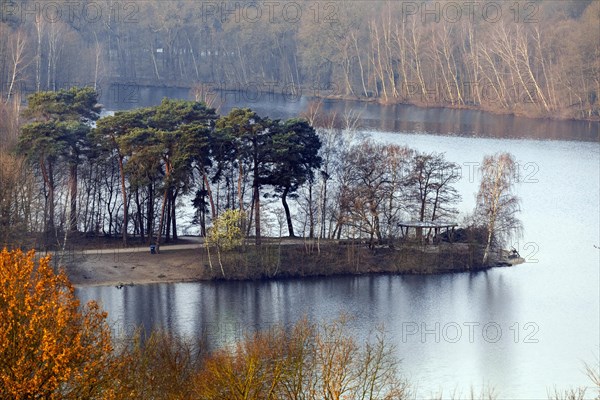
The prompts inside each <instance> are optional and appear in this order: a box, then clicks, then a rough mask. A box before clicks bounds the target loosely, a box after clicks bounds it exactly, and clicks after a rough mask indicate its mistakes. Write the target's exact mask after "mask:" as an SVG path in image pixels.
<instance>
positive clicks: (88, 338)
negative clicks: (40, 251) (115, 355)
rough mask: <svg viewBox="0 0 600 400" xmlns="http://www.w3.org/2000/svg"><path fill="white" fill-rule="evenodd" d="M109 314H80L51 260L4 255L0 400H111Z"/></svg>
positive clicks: (92, 310)
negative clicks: (85, 399)
mask: <svg viewBox="0 0 600 400" xmlns="http://www.w3.org/2000/svg"><path fill="white" fill-rule="evenodd" d="M110 357H112V344H111V338H110V330H109V328H108V325H107V324H106V313H105V312H103V311H102V310H101V309H100V307H99V306H98V304H97V303H95V302H90V303H88V304H87V305H86V306H85V307H83V308H82V309H80V307H79V301H78V300H77V298H76V297H75V294H74V288H73V286H72V285H71V284H70V282H69V281H68V279H67V276H66V274H65V273H64V271H61V272H59V273H55V272H54V271H53V269H52V268H51V266H50V257H45V258H42V259H40V260H39V262H36V261H35V253H34V252H33V251H30V252H29V253H27V254H25V253H23V252H22V251H21V250H16V251H10V252H9V251H7V250H6V249H5V250H2V252H1V253H0V398H3V399H8V398H10V399H25V398H57V399H58V398H60V399H65V398H73V399H75V398H100V397H101V398H107V397H108V398H110V397H111V396H110V393H109V391H106V390H104V389H105V387H104V386H105V384H106V383H107V382H109V380H110V378H109V367H108V366H109V360H110ZM102 392H104V393H102Z"/></svg>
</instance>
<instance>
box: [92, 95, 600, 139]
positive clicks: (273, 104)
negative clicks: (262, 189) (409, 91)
mask: <svg viewBox="0 0 600 400" xmlns="http://www.w3.org/2000/svg"><path fill="white" fill-rule="evenodd" d="M101 94H102V95H101V98H100V101H101V102H102V103H103V104H104V108H105V109H107V110H124V109H131V108H136V107H147V106H152V105H157V104H159V103H160V101H161V100H162V98H163V97H172V98H182V99H189V100H191V99H192V96H191V93H190V90H188V89H178V88H150V87H138V86H123V85H113V86H110V87H107V88H105V89H103V90H102V91H101ZM310 100H311V99H310V98H308V97H300V98H298V97H293V98H290V97H288V96H282V95H280V94H276V93H275V94H273V93H264V94H260V95H258V96H249V95H244V93H241V94H239V93H238V94H236V93H233V92H217V94H216V104H219V105H220V110H219V112H220V113H221V114H225V113H227V112H229V110H231V108H233V107H250V108H252V109H253V110H255V111H257V112H258V113H259V114H262V115H267V116H269V117H271V118H291V117H296V116H298V115H299V114H300V113H302V112H303V111H305V110H306V107H307V104H308V102H309V101H310ZM323 109H324V110H326V111H332V112H337V113H341V114H344V113H345V112H346V110H353V112H355V113H358V114H359V115H360V121H359V126H360V128H362V129H366V130H377V131H383V132H405V133H434V134H441V135H455V136H466V137H488V138H499V139H522V138H525V139H536V140H559V139H560V140H580V141H596V142H597V141H599V140H600V123H599V122H587V121H555V120H550V119H531V118H523V117H515V116H511V115H494V114H490V113H486V112H481V111H476V110H455V109H446V108H419V107H415V106H410V105H401V104H395V105H388V106H383V105H380V104H377V103H366V102H361V101H350V100H348V101H340V100H324V101H323Z"/></svg>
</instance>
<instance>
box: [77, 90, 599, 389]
mask: <svg viewBox="0 0 600 400" xmlns="http://www.w3.org/2000/svg"><path fill="white" fill-rule="evenodd" d="M113 91H114V90H113ZM137 95H138V98H137V100H136V102H134V103H131V102H130V103H125V102H119V101H115V100H122V98H117V97H112V98H111V97H110V96H112V93H111V92H109V91H106V92H105V99H104V100H103V101H104V103H105V105H106V107H107V109H124V108H131V107H135V106H140V105H150V104H156V103H157V102H159V101H160V99H161V97H162V96H171V97H183V98H187V97H188V92H187V91H182V90H169V91H158V90H156V89H145V88H141V89H139V90H138V94H137ZM228 96H229V97H227V98H226V99H225V100H228V101H227V102H225V103H224V104H223V106H222V108H221V112H222V113H223V112H227V111H228V110H229V109H230V108H231V107H232V106H249V107H251V108H253V109H255V110H256V111H257V112H259V114H263V115H269V116H271V117H274V118H285V117H291V116H294V115H296V114H297V113H299V112H300V111H302V109H303V108H304V107H305V106H306V103H307V101H308V100H307V99H305V98H301V99H294V101H285V99H284V98H282V97H281V96H275V97H270V96H267V95H263V97H262V98H258V99H256V100H253V99H254V98H250V99H248V98H246V99H245V98H244V97H243V96H239V97H238V98H235V96H234V94H231V93H229V94H228ZM248 100H250V101H248ZM325 106H326V107H328V108H335V109H338V110H340V111H343V110H344V108H345V107H352V108H353V109H355V110H357V111H359V112H361V117H362V119H361V127H362V129H363V130H364V131H365V132H366V133H368V134H370V135H371V136H372V138H373V139H375V140H378V141H384V142H393V143H398V144H407V145H409V146H411V147H413V148H416V149H418V150H421V151H430V152H431V151H438V152H441V151H443V152H446V156H447V158H448V159H449V160H452V161H454V162H457V163H459V164H460V165H462V166H463V178H462V179H461V180H460V181H459V182H458V184H457V188H458V190H459V191H460V192H461V193H462V195H463V201H462V203H461V206H460V209H461V211H462V212H468V211H470V210H471V209H472V208H473V206H474V204H475V192H476V190H477V181H478V178H477V177H476V176H473V175H472V174H471V171H472V168H474V167H473V166H475V165H476V164H475V163H477V162H480V161H481V159H482V158H483V156H484V155H485V154H491V153H495V152H497V151H509V152H511V153H513V154H514V155H515V156H516V158H517V160H518V161H519V163H520V166H521V176H522V181H523V182H522V183H521V184H520V185H519V186H518V188H517V191H518V195H519V196H520V197H521V199H522V215H521V219H522V221H523V224H524V228H525V231H524V236H523V238H522V239H521V240H519V241H518V242H516V243H514V247H516V248H517V249H518V250H519V251H520V253H521V255H522V256H524V257H526V259H527V261H528V262H527V263H526V264H523V265H520V266H518V267H515V268H504V269H494V270H491V271H487V272H481V273H462V274H452V275H437V276H362V277H338V278H327V279H307V280H285V281H272V282H221V283H179V284H156V285H140V286H133V287H125V288H123V289H121V290H118V289H116V288H114V287H86V288H80V289H78V290H77V293H78V295H79V297H80V298H81V299H82V300H84V301H86V300H89V299H97V300H100V301H101V302H102V304H103V306H104V307H105V309H106V310H108V312H109V318H110V319H111V321H112V323H113V326H114V331H115V333H117V334H123V333H128V332H131V331H132V330H133V329H134V327H135V326H138V325H140V324H141V325H143V326H144V327H146V328H148V329H150V328H153V327H161V328H164V329H167V330H169V331H171V332H173V333H175V334H181V335H186V336H192V337H198V336H201V335H204V336H205V337H207V338H208V339H209V341H210V343H211V344H212V345H214V346H220V345H224V344H228V343H233V342H234V341H236V340H238V339H240V338H242V337H243V335H244V334H245V333H247V332H249V331H253V330H255V329H267V328H268V327H269V326H271V325H272V324H276V323H278V324H293V323H294V322H295V321H297V320H298V319H300V318H301V317H303V316H308V317H309V318H311V319H313V320H316V321H320V320H332V319H335V318H336V317H337V316H339V315H340V313H341V312H345V313H348V314H350V315H351V316H353V317H354V320H352V322H351V323H350V324H349V326H348V330H349V333H350V334H352V335H354V336H355V337H356V338H357V339H359V340H363V339H365V338H367V337H368V335H369V333H370V332H372V331H373V330H374V329H376V328H377V326H379V325H380V324H382V323H383V324H384V325H385V328H386V330H387V331H388V334H389V341H390V342H391V343H393V344H394V345H396V347H397V352H398V356H399V357H400V358H401V359H402V373H403V374H404V375H405V376H406V377H407V378H408V380H409V381H410V382H411V383H412V384H413V387H416V389H417V391H418V398H428V397H430V396H432V395H433V394H436V393H438V394H439V393H440V392H443V393H444V397H450V396H451V393H452V392H453V391H455V390H456V391H457V392H458V393H462V394H463V396H466V395H467V394H468V391H469V389H470V388H471V387H474V388H475V390H479V389H480V388H481V387H484V386H485V387H487V386H492V387H494V388H495V392H496V393H497V394H498V395H499V398H501V399H539V398H546V397H547V390H553V388H554V387H557V388H562V389H566V388H568V387H571V386H579V385H582V386H585V385H589V382H588V380H587V378H586V377H585V375H584V373H583V372H582V370H583V362H588V363H590V364H597V363H598V359H599V353H600V344H599V339H598V338H599V337H600V317H599V316H600V304H599V303H600V300H599V299H600V294H599V291H600V272H599V271H600V267H599V265H600V250H598V249H597V248H595V247H594V245H596V246H600V231H599V229H600V228H599V227H600V213H599V206H598V205H599V204H600V199H599V191H600V188H599V185H600V172H599V171H600V145H599V141H598V134H599V132H598V130H599V125H598V124H597V123H595V124H592V123H586V122H572V121H571V122H557V121H538V120H530V119H523V118H515V117H509V116H496V115H490V114H485V113H481V112H476V111H464V110H463V111H457V110H443V109H429V110H425V109H419V108H416V107H410V106H390V107H383V106H379V105H375V104H363V103H349V102H332V101H330V102H326V104H325ZM588 395H589V397H591V398H593V397H594V395H595V393H594V392H593V390H590V391H589V393H588Z"/></svg>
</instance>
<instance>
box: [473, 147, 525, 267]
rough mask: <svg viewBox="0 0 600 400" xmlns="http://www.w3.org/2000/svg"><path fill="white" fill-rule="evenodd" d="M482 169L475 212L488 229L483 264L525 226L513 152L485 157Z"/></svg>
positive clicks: (478, 219) (479, 220) (479, 221)
mask: <svg viewBox="0 0 600 400" xmlns="http://www.w3.org/2000/svg"><path fill="white" fill-rule="evenodd" d="M479 170H480V171H481V174H482V177H481V184H480V186H479V193H478V194H477V206H476V209H475V215H476V218H477V222H478V223H479V224H481V225H483V226H484V227H485V228H486V232H487V240H486V244H485V251H484V253H483V264H488V263H489V261H490V253H491V251H492V250H494V249H498V248H501V246H502V245H504V244H505V243H506V241H507V240H508V239H510V238H511V237H512V236H513V235H515V234H519V233H520V231H521V229H522V225H521V221H520V220H519V219H518V218H517V213H518V212H519V211H520V204H519V203H520V200H519V198H518V197H517V196H516V195H514V194H513V186H514V183H515V182H516V179H517V176H518V164H517V163H516V162H515V159H514V157H513V156H512V155H511V154H510V153H499V154H495V155H493V156H485V157H484V158H483V163H482V164H481V167H480V169H479Z"/></svg>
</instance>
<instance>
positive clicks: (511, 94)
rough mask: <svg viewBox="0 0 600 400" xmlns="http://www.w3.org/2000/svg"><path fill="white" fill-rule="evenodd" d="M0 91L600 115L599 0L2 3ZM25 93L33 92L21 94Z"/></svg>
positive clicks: (22, 0)
mask: <svg viewBox="0 0 600 400" xmlns="http://www.w3.org/2000/svg"><path fill="white" fill-rule="evenodd" d="M0 6H1V7H0V37H1V38H2V39H1V40H0V83H1V87H0V91H1V92H2V97H3V101H8V100H10V99H11V98H14V97H18V96H19V95H22V94H24V93H31V92H36V91H43V90H58V89H62V88H69V87H71V86H86V85H90V86H93V87H95V88H99V87H101V86H104V85H106V84H108V83H115V82H116V83H123V82H126V83H128V84H138V85H159V86H182V87H193V86H195V85H198V84H204V85H213V87H214V88H215V89H227V90H264V91H275V92H282V93H284V94H286V93H289V94H292V95H299V94H303V95H309V96H313V95H317V96H328V97H343V98H360V99H369V100H376V101H379V102H382V103H411V104H417V105H423V106H448V107H473V108H479V109H483V110H489V111H494V112H502V113H515V114H523V115H528V116H534V117H555V118H574V119H599V118H600V100H599V95H600V61H599V60H600V42H599V40H598V38H599V37H600V2H598V1H592V0H560V1H547V0H545V1H540V0H535V1H515V2H513V1H508V2H507V1H497V2H492V1H480V2H463V1H423V2H421V1H418V2H413V1H344V2H343V1H330V2H328V1H318V2H317V1H307V0H295V1H273V2H269V1H266V2H255V1H239V2H232V1H230V2H211V1H193V0H176V1H158V0H146V1H115V0H98V1H81V2H73V1H66V0H58V1H30V0H16V1H14V0H13V1H7V0H0ZM22 98H24V97H22Z"/></svg>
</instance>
